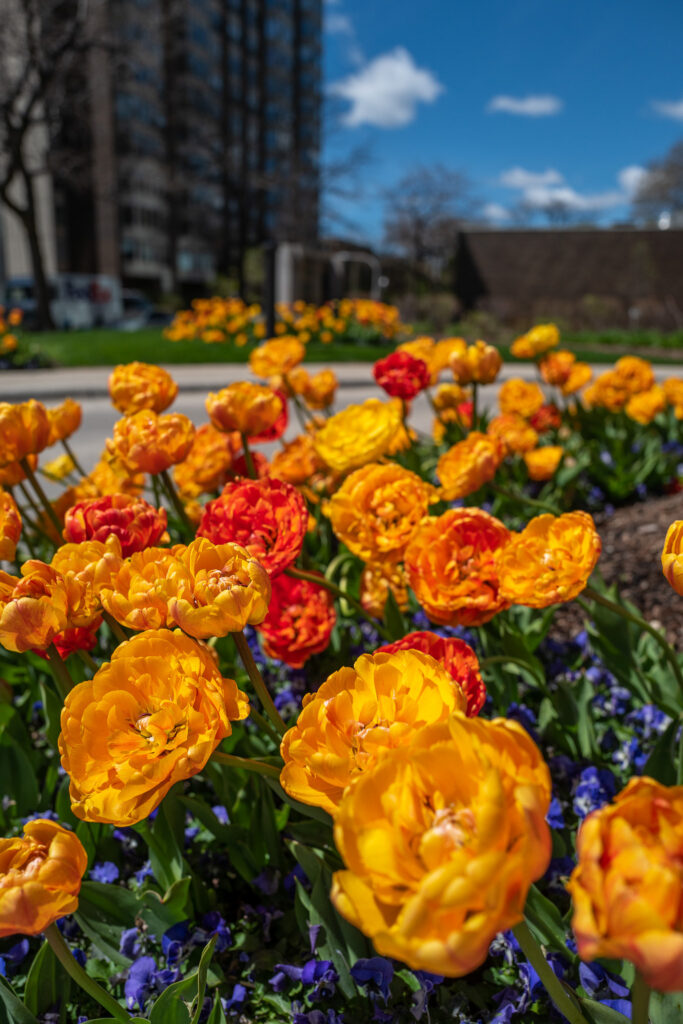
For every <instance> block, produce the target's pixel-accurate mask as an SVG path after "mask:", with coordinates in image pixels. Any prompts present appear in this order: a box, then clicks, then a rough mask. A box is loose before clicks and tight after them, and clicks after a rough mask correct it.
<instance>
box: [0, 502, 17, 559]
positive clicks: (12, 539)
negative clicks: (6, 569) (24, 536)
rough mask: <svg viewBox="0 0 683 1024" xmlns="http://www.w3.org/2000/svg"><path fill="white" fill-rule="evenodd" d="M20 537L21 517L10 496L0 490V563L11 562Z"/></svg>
mask: <svg viewBox="0 0 683 1024" xmlns="http://www.w3.org/2000/svg"><path fill="white" fill-rule="evenodd" d="M20 537H21V515H20V514H19V509H18V508H17V503H16V501H15V500H14V498H13V497H12V495H11V494H8V493H7V491H2V490H0V561H4V560H9V561H11V560H12V559H13V558H14V556H15V554H16V550H17V543H18V541H19V538H20Z"/></svg>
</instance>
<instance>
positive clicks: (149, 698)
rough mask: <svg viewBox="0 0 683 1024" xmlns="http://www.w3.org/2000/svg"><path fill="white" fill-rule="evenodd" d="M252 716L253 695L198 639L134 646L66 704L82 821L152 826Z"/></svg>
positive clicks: (154, 635) (165, 634)
mask: <svg viewBox="0 0 683 1024" xmlns="http://www.w3.org/2000/svg"><path fill="white" fill-rule="evenodd" d="M248 714H249V702H248V700H247V697H246V696H245V694H244V693H242V691H241V690H239V689H238V688H237V684H236V683H235V682H234V681H233V680H232V679H223V678H222V677H221V675H220V673H219V671H218V668H217V667H216V663H215V661H214V659H213V658H212V656H211V654H210V652H209V650H208V649H207V648H205V647H204V646H203V645H201V644H199V643H197V641H196V640H192V639H190V638H189V637H187V636H184V635H183V634H182V633H181V632H180V630H175V631H174V632H172V633H171V632H169V631H168V630H158V631H157V630H152V631H149V632H145V633H141V634H140V635H139V636H135V637H133V639H132V640H129V641H128V642H127V643H124V644H121V645H120V646H119V647H117V649H116V650H115V651H114V653H113V655H112V659H111V661H110V662H109V663H107V664H105V665H103V666H102V668H101V669H99V671H98V672H96V673H95V675H94V676H93V678H92V679H88V680H86V681H85V682H83V683H79V684H78V685H77V686H75V687H74V688H73V690H71V692H70V693H69V694H68V696H67V698H66V701H65V703H64V708H63V710H62V719H61V727H62V731H61V734H60V737H59V750H60V754H61V758H62V767H63V768H64V771H65V772H66V773H67V774H68V775H69V776H70V780H71V784H70V796H71V808H72V810H73V812H74V814H75V815H76V817H77V818H82V819H83V820H85V821H100V822H109V823H111V824H113V825H119V826H124V825H134V824H135V823H136V822H138V821H142V820H143V819H144V818H147V817H148V816H149V814H150V813H151V812H152V811H153V810H154V808H155V807H158V805H159V804H160V803H161V801H162V800H163V798H164V796H165V795H166V793H168V791H169V789H170V788H171V786H172V785H173V784H174V783H175V782H178V781H179V780H181V779H188V778H191V776H193V775H196V774H197V772H200V771H201V770H202V768H203V767H204V765H205V764H206V762H207V761H208V759H209V757H210V756H211V754H212V753H213V752H214V750H215V749H216V747H217V746H218V744H219V743H220V742H221V740H223V739H225V737H226V736H229V735H230V733H231V731H232V729H231V724H230V723H231V722H234V721H239V720H241V719H243V718H246V717H247V715H248Z"/></svg>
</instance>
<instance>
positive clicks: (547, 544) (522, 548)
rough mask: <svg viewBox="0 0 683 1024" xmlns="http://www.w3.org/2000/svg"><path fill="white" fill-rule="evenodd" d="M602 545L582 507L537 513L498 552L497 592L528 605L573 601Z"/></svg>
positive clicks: (540, 606)
mask: <svg viewBox="0 0 683 1024" xmlns="http://www.w3.org/2000/svg"><path fill="white" fill-rule="evenodd" d="M601 547H602V544H601V541H600V536H599V534H598V532H597V530H596V529H595V523H594V522H593V519H592V517H591V516H590V515H589V514H588V513H587V512H567V513H565V515H561V516H553V515H548V514H546V515H542V516H536V518H535V519H532V520H531V521H530V522H529V523H527V525H526V527H525V528H524V529H523V530H522V532H521V533H518V534H513V536H512V538H511V539H510V541H509V542H508V543H507V544H506V545H505V546H504V547H503V548H502V549H501V551H500V552H499V553H498V557H497V568H498V577H499V580H500V594H501V597H503V598H504V599H506V600H507V601H509V602H511V603H513V604H523V605H526V607H527V608H547V607H548V605H551V604H557V603H558V602H562V601H573V600H574V598H575V597H577V596H578V595H579V594H580V593H581V591H582V590H583V589H584V587H585V586H586V584H587V583H588V578H589V576H590V574H591V573H592V572H593V569H594V568H595V565H596V562H597V560H598V558H599V557H600V550H601Z"/></svg>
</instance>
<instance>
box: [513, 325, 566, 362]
mask: <svg viewBox="0 0 683 1024" xmlns="http://www.w3.org/2000/svg"><path fill="white" fill-rule="evenodd" d="M559 344H560V332H559V330H558V329H557V327H556V326H555V324H537V325H536V326H535V327H532V328H531V330H530V331H527V333H526V334H522V335H521V336H520V337H519V338H516V339H515V341H513V343H512V347H511V349H510V351H511V352H512V354H513V356H516V358H517V359H537V358H538V357H539V356H542V355H543V354H544V353H545V352H548V351H550V349H551V348H557V346H558V345H559Z"/></svg>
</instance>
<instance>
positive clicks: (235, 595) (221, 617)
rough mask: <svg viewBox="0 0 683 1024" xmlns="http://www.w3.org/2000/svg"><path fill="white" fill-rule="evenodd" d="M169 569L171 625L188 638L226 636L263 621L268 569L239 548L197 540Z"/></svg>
mask: <svg viewBox="0 0 683 1024" xmlns="http://www.w3.org/2000/svg"><path fill="white" fill-rule="evenodd" d="M175 552H176V556H177V557H176V562H175V564H173V565H171V566H170V567H169V572H168V584H167V587H166V593H167V594H168V614H169V617H170V622H172V623H175V624H176V625H178V626H180V628H181V629H183V630H185V632H186V633H189V634H190V636H194V637H198V638H203V637H210V636H226V635H227V634H228V633H236V632H239V630H241V629H244V627H245V626H246V625H252V626H253V625H256V624H257V623H259V622H262V621H263V619H264V618H265V616H266V612H267V611H268V603H269V601H270V580H269V578H268V573H267V572H266V570H265V568H264V567H263V566H262V565H261V564H260V562H258V561H257V560H256V559H255V558H252V557H251V555H250V554H249V552H248V551H246V550H245V549H244V548H243V547H240V545H239V544H212V543H211V541H209V540H206V539H205V538H204V537H197V539H196V540H193V541H192V543H191V544H188V546H187V547H183V546H178V548H176V549H175Z"/></svg>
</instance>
